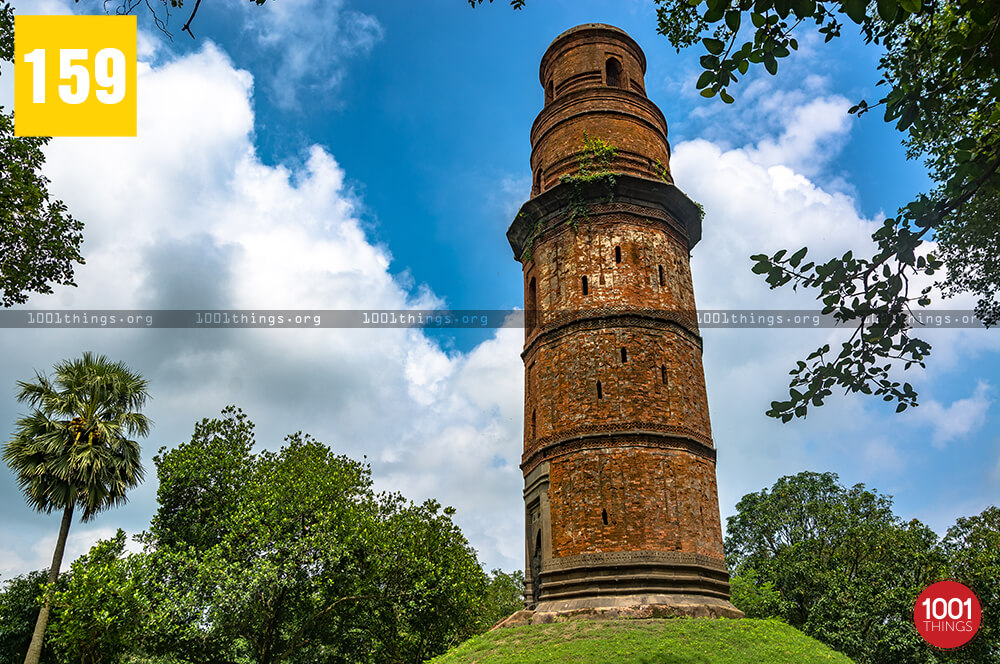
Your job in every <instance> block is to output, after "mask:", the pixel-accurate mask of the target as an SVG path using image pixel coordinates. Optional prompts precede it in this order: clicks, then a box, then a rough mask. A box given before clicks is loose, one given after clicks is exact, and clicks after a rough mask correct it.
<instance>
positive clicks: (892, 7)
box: [878, 0, 899, 23]
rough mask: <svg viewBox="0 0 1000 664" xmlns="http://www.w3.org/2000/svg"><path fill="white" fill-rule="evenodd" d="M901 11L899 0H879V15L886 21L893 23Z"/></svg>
mask: <svg viewBox="0 0 1000 664" xmlns="http://www.w3.org/2000/svg"><path fill="white" fill-rule="evenodd" d="M898 11H899V4H898V2H897V0H878V15H879V16H880V17H881V18H882V20H883V21H885V22H886V23H892V21H893V19H895V18H896V12H898Z"/></svg>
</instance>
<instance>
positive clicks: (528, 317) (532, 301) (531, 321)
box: [524, 277, 537, 334]
mask: <svg viewBox="0 0 1000 664" xmlns="http://www.w3.org/2000/svg"><path fill="white" fill-rule="evenodd" d="M536 299H537V296H536V287H535V278H534V277H532V278H531V281H530V282H529V283H528V301H527V302H525V303H524V304H525V308H526V309H527V311H526V312H525V321H524V322H525V325H526V327H527V328H528V329H527V332H528V334H531V331H532V330H533V329H534V328H535V311H536V308H537V304H536Z"/></svg>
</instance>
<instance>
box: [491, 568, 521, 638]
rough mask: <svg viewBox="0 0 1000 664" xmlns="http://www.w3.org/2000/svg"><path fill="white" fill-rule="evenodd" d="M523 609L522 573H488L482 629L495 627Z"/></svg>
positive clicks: (518, 571) (497, 570) (498, 570)
mask: <svg viewBox="0 0 1000 664" xmlns="http://www.w3.org/2000/svg"><path fill="white" fill-rule="evenodd" d="M523 608H524V572H523V571H522V570H515V571H513V572H511V573H507V572H504V571H503V570H500V569H495V570H493V571H492V572H490V578H489V585H488V587H487V589H486V608H485V610H484V611H483V624H482V627H483V629H487V628H490V627H492V626H493V625H496V624H497V623H498V622H500V621H501V620H503V619H504V618H507V617H508V616H510V615H511V614H513V613H514V612H515V611H520V610H521V609H523Z"/></svg>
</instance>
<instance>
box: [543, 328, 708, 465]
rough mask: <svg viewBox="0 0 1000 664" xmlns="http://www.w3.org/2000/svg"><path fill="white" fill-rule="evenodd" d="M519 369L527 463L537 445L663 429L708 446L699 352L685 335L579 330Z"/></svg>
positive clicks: (546, 345)
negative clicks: (604, 433) (608, 433)
mask: <svg viewBox="0 0 1000 664" xmlns="http://www.w3.org/2000/svg"><path fill="white" fill-rule="evenodd" d="M622 348H624V349H626V357H627V359H626V361H624V362H623V361H622V359H621V357H622V356H621V349H622ZM525 363H526V367H527V370H526V372H525V374H526V380H527V384H526V386H525V387H526V394H527V396H526V398H525V419H524V421H525V438H524V451H525V458H527V457H528V455H530V454H531V453H532V452H534V451H535V449H536V448H537V447H538V446H539V445H545V444H547V443H549V442H552V441H554V440H558V439H560V438H569V437H571V436H575V435H579V434H581V433H593V432H598V431H616V430H627V429H634V430H649V431H661V432H665V433H675V434H678V435H685V436H687V437H690V438H693V439H695V440H698V441H699V442H702V443H705V444H708V443H710V442H711V428H710V425H709V418H708V400H707V397H706V394H705V385H704V379H703V378H702V375H703V371H702V364H701V348H700V347H699V346H698V345H697V344H696V343H695V342H694V341H693V340H692V339H691V338H690V335H688V334H686V333H683V332H678V331H674V330H671V331H663V330H657V329H637V328H634V327H622V328H604V329H599V330H579V331H575V332H570V333H568V334H566V335H565V336H560V337H559V338H557V339H555V340H553V341H552V342H551V343H546V344H542V345H539V346H538V347H537V350H536V351H535V352H533V353H531V354H530V355H529V356H528V357H526V358H525ZM664 370H665V371H664ZM664 373H665V374H666V378H667V380H666V382H664V380H663V378H664ZM598 382H600V383H601V394H600V396H599V395H598V392H597V383H598ZM532 423H533V424H532ZM664 425H665V426H664Z"/></svg>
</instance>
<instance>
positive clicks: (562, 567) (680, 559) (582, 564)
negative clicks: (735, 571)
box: [542, 551, 727, 573]
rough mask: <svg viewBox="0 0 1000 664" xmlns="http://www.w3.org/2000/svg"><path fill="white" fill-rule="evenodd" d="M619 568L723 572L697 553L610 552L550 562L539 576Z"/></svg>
mask: <svg viewBox="0 0 1000 664" xmlns="http://www.w3.org/2000/svg"><path fill="white" fill-rule="evenodd" d="M621 565H666V566H671V567H675V566H683V567H704V568H708V569H711V570H716V571H719V572H723V573H727V572H726V563H725V562H724V561H722V560H719V559H718V558H712V557H710V556H705V555H702V554H700V553H684V552H682V551H612V552H608V553H583V554H580V555H578V556H565V557H563V558H554V559H552V560H550V561H547V562H544V563H542V572H543V573H545V572H565V571H568V570H574V569H594V568H597V567H617V566H621Z"/></svg>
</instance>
